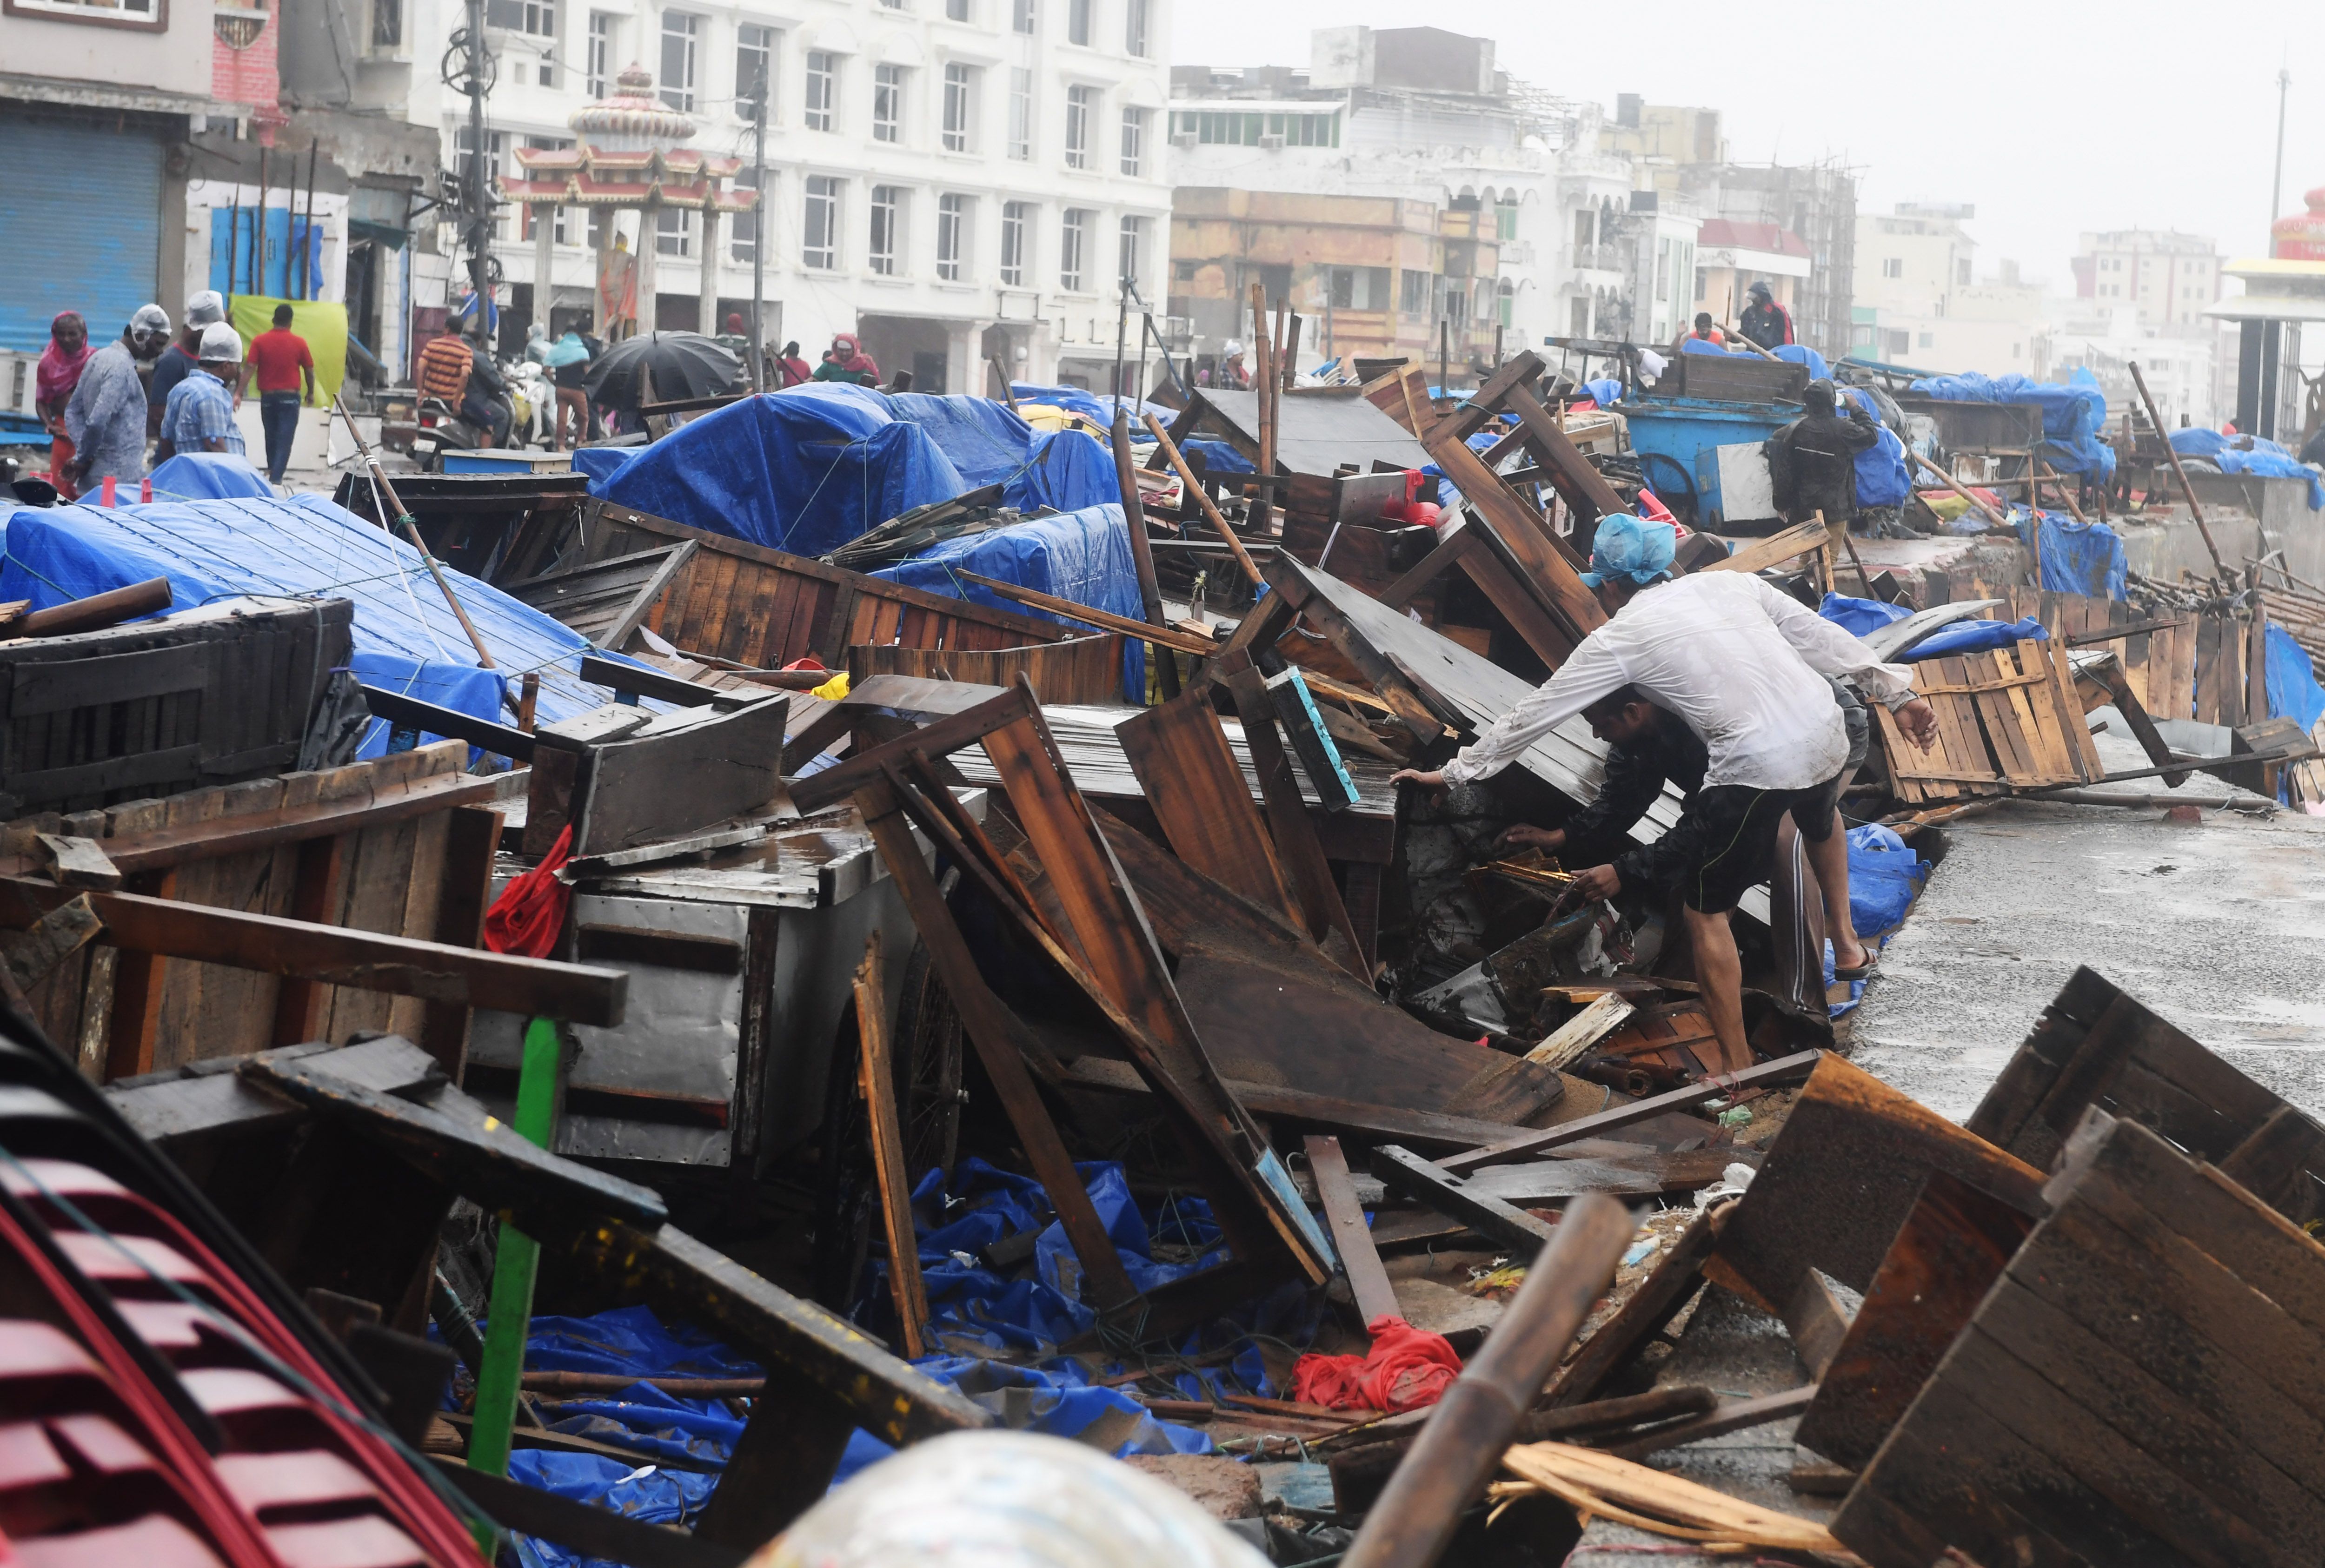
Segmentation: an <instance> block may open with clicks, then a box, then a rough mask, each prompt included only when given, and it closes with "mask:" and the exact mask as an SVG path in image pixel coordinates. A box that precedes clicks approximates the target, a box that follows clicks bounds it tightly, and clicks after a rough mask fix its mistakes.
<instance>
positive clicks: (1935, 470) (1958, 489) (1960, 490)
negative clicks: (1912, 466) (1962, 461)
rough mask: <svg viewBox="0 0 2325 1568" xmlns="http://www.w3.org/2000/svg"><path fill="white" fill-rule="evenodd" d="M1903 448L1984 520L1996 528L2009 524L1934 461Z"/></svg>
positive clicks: (1909, 448)
mask: <svg viewBox="0 0 2325 1568" xmlns="http://www.w3.org/2000/svg"><path fill="white" fill-rule="evenodd" d="M1905 450H1906V451H1907V452H1909V453H1912V454H1913V461H1914V462H1916V463H1919V464H1920V465H1921V466H1922V467H1924V468H1927V469H1928V470H1929V471H1930V472H1931V473H1932V474H1934V475H1937V476H1938V479H1939V482H1940V483H1941V484H1944V485H1945V487H1946V488H1947V489H1949V490H1950V491H1952V492H1953V493H1955V494H1956V495H1959V496H1960V497H1961V498H1962V499H1963V500H1964V501H1967V502H1968V503H1970V504H1971V505H1972V506H1975V507H1976V508H1978V511H1979V512H1982V513H1984V514H1985V517H1986V520H1987V521H1988V522H1990V523H1992V524H1994V526H1995V527H1996V528H2008V527H2009V526H2010V520H2009V519H2008V518H2006V517H2005V516H2003V515H2002V513H2000V512H1996V511H1995V510H1994V508H1992V507H1991V506H1988V505H1987V503H1985V502H1983V501H1980V500H1979V499H1978V497H1977V496H1975V495H1972V494H1971V493H1969V490H1968V487H1967V486H1966V485H1964V484H1962V482H1961V481H1960V480H1959V479H1957V478H1955V477H1954V476H1953V475H1950V474H1949V473H1947V472H1946V471H1945V470H1944V469H1942V468H1941V467H1939V466H1937V465H1936V464H1935V463H1932V462H1931V461H1930V460H1929V459H1928V458H1927V457H1922V455H1921V454H1920V453H1919V452H1915V451H1913V447H1906V448H1905Z"/></svg>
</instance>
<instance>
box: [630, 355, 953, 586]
mask: <svg viewBox="0 0 2325 1568" xmlns="http://www.w3.org/2000/svg"><path fill="white" fill-rule="evenodd" d="M967 488H968V486H967V485H966V484H962V483H961V478H960V474H959V470H958V469H956V468H955V467H954V466H953V465H952V461H951V459H950V458H949V457H946V456H945V455H944V453H943V451H942V450H940V448H939V447H938V446H937V444H936V442H935V441H934V440H933V439H932V438H931V437H930V435H929V433H928V432H927V431H926V430H924V429H922V428H921V427H920V426H918V425H916V424H913V423H912V422H911V421H910V420H900V419H897V418H896V417H895V416H894V414H892V413H891V412H890V411H889V410H888V406H887V399H886V398H885V396H884V395H883V394H881V393H879V392H874V391H873V390H872V389H870V388H869V387H861V386H853V385H849V384H848V383H841V382H816V383H810V384H809V385H806V386H795V387H789V388H786V389H785V390H783V391H782V392H764V393H761V394H760V395H758V396H756V397H748V398H745V399H744V400H743V401H740V402H735V403H729V404H727V406H726V407H725V408H723V409H719V410H717V411H716V412H713V413H709V414H705V415H704V416H703V417H702V418H700V419H699V420H689V421H688V422H687V423H685V424H683V425H681V426H680V427H679V428H678V429H675V430H672V432H671V433H670V434H669V435H667V436H664V437H663V438H662V439H661V440H659V441H656V442H654V443H653V445H652V446H650V447H645V448H644V449H643V450H642V451H640V452H639V453H638V455H637V456H636V457H635V458H633V459H632V460H631V461H630V462H628V463H625V464H624V465H623V466H621V468H620V469H619V470H618V471H617V472H616V473H615V474H614V475H612V476H611V477H610V478H607V479H605V480H603V481H594V480H593V481H592V482H591V484H590V493H592V494H593V495H599V496H602V497H604V498H605V499H607V500H608V501H611V502H614V503H616V504H618V505H622V506H634V507H635V508H637V509H638V510H639V511H640V512H652V513H653V514H654V515H655V516H657V517H666V518H668V519H670V520H671V521H672V522H682V523H685V524H686V525H687V526H689V527H690V528H699V529H707V530H709V531H711V532H713V533H723V534H726V535H727V536H728V537H730V538H734V539H739V540H746V541H748V542H749V543H752V544H756V545H764V546H766V547H767V548H769V549H780V550H789V551H790V552H791V553H792V554H793V555H801V556H820V555H826V554H829V552H830V551H832V550H835V549H838V548H839V547H840V546H841V545H844V544H846V543H847V542H848V540H852V539H856V538H857V537H858V536H860V535H862V534H863V533H865V532H866V530H870V529H872V528H874V527H876V526H877V525H879V524H880V523H883V522H885V521H888V519H890V518H892V517H894V516H896V515H898V514H899V513H902V512H910V511H911V510H912V508H914V507H916V506H925V505H927V504H928V503H931V502H932V501H949V500H951V499H952V498H953V497H954V496H956V495H959V493H961V492H962V491H963V490H966V489H967Z"/></svg>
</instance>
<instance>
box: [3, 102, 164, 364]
mask: <svg viewBox="0 0 2325 1568" xmlns="http://www.w3.org/2000/svg"><path fill="white" fill-rule="evenodd" d="M0 171H5V173H0V235H7V236H8V241H7V260H6V262H5V263H0V348H13V349H19V350H26V351H30V350H37V349H39V348H40V347H41V346H42V345H43V344H45V343H47V342H48V340H49V323H50V322H51V320H53V319H54V318H56V316H57V313H58V312H59V311H61V310H78V311H79V312H80V313H81V315H82V316H83V317H85V318H87V319H88V335H89V337H91V338H92V339H93V340H95V341H96V342H98V343H104V342H107V341H108V340H109V339H111V338H114V337H119V336H120V335H121V329H122V327H125V326H126V325H128V322H129V317H130V313H131V312H132V311H134V310H135V309H137V307H138V306H140V305H143V304H144V303H146V302H147V301H148V300H153V299H154V298H155V297H156V296H157V295H158V294H159V292H160V290H159V287H158V284H159V281H160V278H161V252H162V143H161V142H160V141H159V140H157V139H156V138H155V137H154V136H153V134H152V133H150V132H144V131H139V130H135V129H124V130H121V131H115V130H112V129H110V128H107V129H105V130H97V129H94V128H91V127H88V126H84V125H38V124H32V123H28V122H26V121H23V120H14V119H0Z"/></svg>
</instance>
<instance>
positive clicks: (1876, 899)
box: [1824, 822, 1930, 1018]
mask: <svg viewBox="0 0 2325 1568" xmlns="http://www.w3.org/2000/svg"><path fill="white" fill-rule="evenodd" d="M1929 875H1930V862H1927V861H1925V860H1923V859H1922V857H1921V856H1920V855H1919V854H1917V853H1914V852H1913V846H1912V845H1910V844H1907V843H1906V842H1905V841H1904V839H1902V838H1900V837H1898V836H1897V835H1895V834H1894V833H1893V832H1891V831H1890V830H1889V829H1888V828H1885V827H1884V826H1881V825H1880V824H1879V823H1877V822H1868V823H1866V824H1864V825H1863V826H1857V827H1852V828H1850V829H1849V830H1848V923H1849V924H1850V925H1851V926H1853V927H1856V929H1857V939H1858V940H1859V941H1861V942H1864V943H1866V945H1869V946H1871V947H1872V948H1873V949H1874V950H1875V951H1876V952H1878V951H1879V950H1881V949H1882V948H1885V947H1886V946H1888V945H1889V937H1890V935H1891V934H1892V933H1893V932H1894V930H1895V929H1896V927H1898V926H1899V925H1900V924H1902V923H1903V922H1904V918H1905V914H1906V911H1907V910H1909V909H1912V908H1913V900H1914V899H1916V898H1918V897H1920V896H1921V891H1922V883H1923V882H1924V881H1928V879H1929ZM1838 978H1839V976H1838V975H1836V974H1835V973H1834V964H1833V952H1832V944H1831V943H1830V942H1827V943H1826V944H1825V945H1824V982H1825V986H1826V988H1827V989H1828V990H1829V989H1830V988H1831V987H1832V985H1833V983H1834V982H1835V981H1836V980H1837V979H1838ZM1869 978H1870V977H1869V976H1868V977H1867V980H1869ZM1867 980H1852V981H1850V982H1848V1001H1837V1002H1833V1003H1830V1004H1829V1011H1830V1012H1831V1015H1832V1016H1833V1017H1834V1018H1839V1017H1840V1016H1841V1015H1842V1014H1844V1013H1848V1012H1852V1011H1854V1010H1856V1008H1857V1004H1858V1003H1859V1002H1861V1001H1864V1000H1865V987H1866V983H1867Z"/></svg>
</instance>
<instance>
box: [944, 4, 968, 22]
mask: <svg viewBox="0 0 2325 1568" xmlns="http://www.w3.org/2000/svg"><path fill="white" fill-rule="evenodd" d="M945 20H946V21H947V22H966V21H968V0H945Z"/></svg>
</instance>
